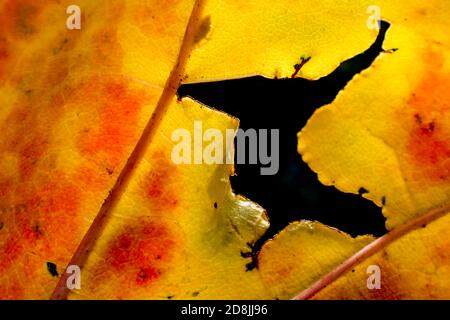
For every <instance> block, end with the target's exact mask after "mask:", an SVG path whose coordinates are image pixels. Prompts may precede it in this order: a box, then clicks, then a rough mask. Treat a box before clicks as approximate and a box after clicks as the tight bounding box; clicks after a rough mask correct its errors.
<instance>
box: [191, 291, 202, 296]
mask: <svg viewBox="0 0 450 320" xmlns="http://www.w3.org/2000/svg"><path fill="white" fill-rule="evenodd" d="M199 294H200V292H199V291H195V292H193V293H192V296H193V297H197V296H198V295H199Z"/></svg>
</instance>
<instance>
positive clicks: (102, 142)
mask: <svg viewBox="0 0 450 320" xmlns="http://www.w3.org/2000/svg"><path fill="white" fill-rule="evenodd" d="M97 81H98V82H99V83H98V82H97ZM96 82H97V83H96ZM81 92H83V93H84V96H88V97H93V98H95V99H98V100H100V101H99V102H98V103H99V106H98V109H97V111H98V113H99V121H98V122H99V123H98V127H95V128H92V129H91V130H90V131H89V132H88V133H86V134H85V135H83V137H82V139H81V141H80V148H81V150H82V152H83V153H84V154H87V155H89V156H95V157H101V158H102V160H103V162H104V163H105V165H106V166H108V167H109V168H110V169H111V170H115V169H116V167H117V166H118V165H119V164H120V163H121V162H122V161H124V160H125V159H126V156H127V154H126V151H127V150H128V149H129V148H130V147H132V146H133V144H134V143H135V142H136V141H137V139H138V134H139V131H138V129H137V125H138V120H139V113H140V111H141V108H142V107H143V105H144V103H145V102H146V100H148V98H149V97H148V94H147V93H146V92H143V91H138V90H133V89H131V88H130V87H129V86H128V85H127V84H126V82H125V81H124V80H110V81H108V82H107V83H102V80H100V79H93V80H92V81H90V82H89V83H88V84H86V85H85V86H83V89H82V91H81Z"/></svg>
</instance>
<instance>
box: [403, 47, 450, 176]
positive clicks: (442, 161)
mask: <svg viewBox="0 0 450 320" xmlns="http://www.w3.org/2000/svg"><path fill="white" fill-rule="evenodd" d="M427 61H428V65H429V68H428V69H429V70H428V71H427V72H428V73H427V75H426V76H425V77H424V78H423V79H422V81H421V82H420V83H419V85H418V87H417V88H416V89H415V90H414V93H413V94H412V95H411V97H410V99H409V101H408V105H409V107H410V108H411V110H412V112H413V116H412V119H411V121H412V123H413V125H412V130H411V133H410V138H409V141H408V144H407V148H408V151H409V154H410V156H411V158H412V162H413V163H415V164H416V166H417V167H418V168H417V171H420V172H425V173H426V174H427V176H428V177H429V178H430V179H431V180H433V181H447V180H449V179H450V131H449V128H448V123H449V121H450V112H449V111H450V96H449V94H448V87H449V86H450V74H448V73H447V74H445V73H442V67H443V59H442V56H440V55H438V54H437V53H434V52H430V53H429V54H428V60H427Z"/></svg>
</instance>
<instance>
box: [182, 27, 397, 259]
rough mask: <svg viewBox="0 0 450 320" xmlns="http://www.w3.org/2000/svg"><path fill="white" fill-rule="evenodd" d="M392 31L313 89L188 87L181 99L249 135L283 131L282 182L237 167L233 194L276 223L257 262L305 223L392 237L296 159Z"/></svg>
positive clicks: (351, 197)
mask: <svg viewBox="0 0 450 320" xmlns="http://www.w3.org/2000/svg"><path fill="white" fill-rule="evenodd" d="M388 28H389V23H387V22H385V21H382V22H381V28H380V31H379V34H378V37H377V39H376V41H375V42H374V43H373V44H372V46H371V47H370V48H369V49H367V50H366V51H365V52H364V53H361V54H359V55H357V56H355V57H353V58H351V59H349V60H346V61H344V62H343V63H341V64H340V65H339V67H338V68H337V69H336V70H334V71H333V72H332V73H331V74H329V75H327V76H325V77H323V78H320V79H318V80H315V81H312V80H306V79H303V78H285V79H268V78H265V77H262V76H254V77H248V78H242V79H233V80H225V81H215V82H207V83H195V84H185V85H182V86H180V88H179V89H178V96H179V97H180V98H182V97H186V96H189V97H192V98H193V99H195V100H197V101H199V102H201V103H203V104H206V105H208V106H210V107H213V108H215V109H218V110H221V111H224V112H226V113H228V114H230V115H233V116H235V117H237V118H239V120H240V128H242V129H244V130H246V129H249V128H254V129H256V130H257V129H280V170H279V171H278V174H276V175H273V176H262V175H260V166H259V165H250V164H237V165H236V173H237V176H234V177H231V184H232V187H233V190H234V191H235V192H236V193H237V194H242V195H244V196H246V197H248V198H249V199H251V200H253V201H255V202H257V203H258V204H260V205H261V206H263V207H264V208H265V209H266V210H267V213H268V215H269V218H270V223H271V226H270V229H269V230H268V231H267V233H266V234H265V235H264V236H263V237H262V238H261V239H260V240H259V241H258V242H257V243H256V244H255V246H254V253H255V254H256V253H257V251H258V250H259V249H260V246H261V245H262V244H263V243H264V242H265V241H266V240H267V239H269V238H271V237H273V236H274V235H275V234H276V233H278V232H279V231H280V230H282V229H283V228H284V227H285V226H286V225H287V224H289V223H290V222H292V221H295V220H300V219H308V220H317V221H320V222H322V223H324V224H327V225H329V226H332V227H336V228H338V229H340V230H342V231H345V232H347V233H349V234H351V235H352V236H356V235H362V234H373V235H375V236H381V235H383V234H385V233H386V228H385V219H384V217H383V215H382V214H381V208H379V207H377V206H376V205H375V204H374V203H372V202H371V201H369V200H366V199H364V198H362V197H360V196H359V195H357V194H347V193H343V192H340V191H339V190H337V189H336V188H334V187H327V186H324V185H322V184H321V183H320V182H319V180H318V178H317V175H316V174H315V173H314V172H313V171H312V170H311V169H310V168H309V167H308V165H307V164H306V163H304V162H303V160H302V158H301V156H300V155H299V154H298V152H297V133H298V132H299V131H300V130H301V129H302V128H303V127H304V126H305V124H306V122H307V121H308V119H309V118H310V117H311V116H312V114H313V113H314V111H315V110H316V109H317V108H320V107H321V106H324V105H326V104H329V103H331V102H332V101H333V100H334V99H335V97H336V95H337V94H338V93H339V91H340V90H342V89H343V88H344V87H345V86H346V85H347V83H348V82H349V81H350V80H351V79H352V78H353V77H354V76H355V75H356V74H358V73H360V72H362V71H363V70H365V69H367V68H368V67H370V65H371V64H372V63H373V61H374V60H375V58H376V57H377V56H378V55H379V54H380V53H381V52H384V50H383V42H384V38H385V35H386V32H387V30H388ZM386 52H387V51H386ZM311 59H314V57H311ZM374 90H375V88H374ZM361 107H364V106H361ZM359 191H360V193H365V192H361V191H365V189H364V190H359Z"/></svg>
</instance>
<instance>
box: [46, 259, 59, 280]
mask: <svg viewBox="0 0 450 320" xmlns="http://www.w3.org/2000/svg"><path fill="white" fill-rule="evenodd" d="M47 270H48V272H50V274H51V275H52V277H57V276H59V273H58V270H56V264H54V263H53V262H47Z"/></svg>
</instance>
